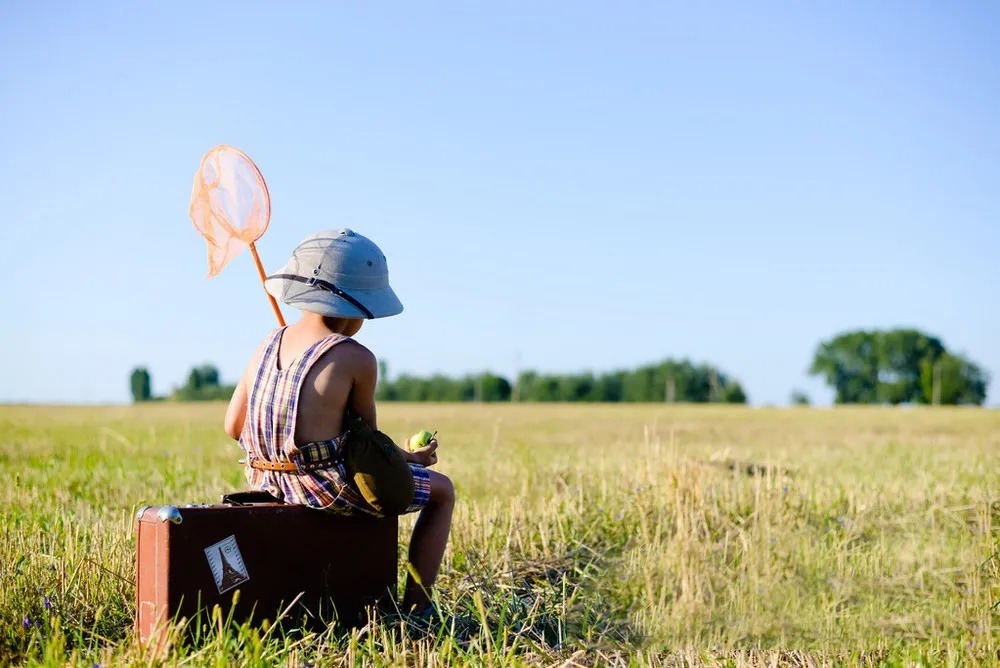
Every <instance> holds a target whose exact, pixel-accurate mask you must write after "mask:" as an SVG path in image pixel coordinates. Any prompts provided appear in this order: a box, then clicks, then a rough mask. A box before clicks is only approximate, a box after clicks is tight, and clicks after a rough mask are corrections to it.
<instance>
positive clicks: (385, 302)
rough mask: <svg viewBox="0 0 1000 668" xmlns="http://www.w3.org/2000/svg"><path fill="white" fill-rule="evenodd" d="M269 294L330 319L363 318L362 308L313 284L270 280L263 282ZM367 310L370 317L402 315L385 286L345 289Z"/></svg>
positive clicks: (400, 306) (401, 306) (392, 295)
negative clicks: (379, 287) (368, 288)
mask: <svg viewBox="0 0 1000 668" xmlns="http://www.w3.org/2000/svg"><path fill="white" fill-rule="evenodd" d="M264 289H265V290H267V292H268V294H270V295H271V296H273V297H274V298H275V299H277V300H278V301H280V302H281V303H283V304H288V305H289V306H291V307H292V308H297V309H299V310H300V311H308V312H310V313H318V314H320V315H325V316H330V317H332V318H363V319H366V318H367V317H368V316H366V315H365V314H364V313H363V312H362V311H361V309H359V308H358V307H356V306H354V305H353V304H351V303H350V302H349V301H347V300H346V299H343V298H341V297H338V296H337V295H335V294H333V293H332V292H329V291H328V290H324V289H322V288H319V287H317V286H314V285H309V284H307V283H300V282H298V281H293V280H290V279H287V278H276V277H273V276H272V277H269V278H268V279H267V280H265V281H264ZM345 292H348V294H350V295H351V297H353V298H354V299H356V300H357V301H359V302H360V303H361V304H363V305H364V307H365V308H366V309H368V310H369V311H370V312H371V314H372V317H373V318H388V317H389V316H392V315H398V314H400V313H402V312H403V304H402V302H400V301H399V297H397V296H396V293H395V292H393V290H392V288H391V287H389V286H386V287H384V288H381V289H378V290H345Z"/></svg>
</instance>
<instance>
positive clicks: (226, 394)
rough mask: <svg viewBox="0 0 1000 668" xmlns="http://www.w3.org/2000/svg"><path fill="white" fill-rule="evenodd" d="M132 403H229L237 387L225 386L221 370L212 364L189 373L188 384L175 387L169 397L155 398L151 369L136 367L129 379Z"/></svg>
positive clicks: (203, 365)
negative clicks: (220, 375)
mask: <svg viewBox="0 0 1000 668" xmlns="http://www.w3.org/2000/svg"><path fill="white" fill-rule="evenodd" d="M129 389H130V391H131V393H132V401H133V402H134V403H140V402H144V401H220V400H221V401H229V399H230V397H232V396H233V392H234V391H236V386H235V385H224V384H223V383H222V382H221V380H220V378H219V370H218V369H217V368H216V367H214V366H212V365H211V364H202V365H201V366H196V367H194V368H192V369H191V371H190V372H188V377H187V382H186V383H185V384H184V385H181V386H180V387H175V388H174V389H173V390H172V391H171V392H170V394H169V395H167V396H162V397H157V396H153V378H152V375H151V374H150V373H149V369H147V368H145V367H136V368H135V369H133V370H132V374H131V376H130V377H129Z"/></svg>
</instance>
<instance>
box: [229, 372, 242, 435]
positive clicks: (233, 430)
mask: <svg viewBox="0 0 1000 668" xmlns="http://www.w3.org/2000/svg"><path fill="white" fill-rule="evenodd" d="M246 420H247V385H246V383H245V382H243V379H242V378H240V382H239V383H238V384H237V385H236V391H234V392H233V398H232V399H230V400H229V408H227V409H226V433H227V434H228V435H229V437H230V438H232V439H233V440H236V441H238V440H240V434H241V433H243V423H245V422H246Z"/></svg>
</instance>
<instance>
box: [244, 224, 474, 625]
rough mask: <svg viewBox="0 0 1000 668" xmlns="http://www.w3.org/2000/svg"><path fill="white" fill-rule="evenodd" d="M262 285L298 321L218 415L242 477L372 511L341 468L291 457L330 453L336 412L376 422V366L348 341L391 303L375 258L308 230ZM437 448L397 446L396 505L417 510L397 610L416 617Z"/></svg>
mask: <svg viewBox="0 0 1000 668" xmlns="http://www.w3.org/2000/svg"><path fill="white" fill-rule="evenodd" d="M265 288H266V289H267V291H268V292H269V293H270V294H271V295H273V296H274V297H275V298H277V299H279V300H280V301H282V302H284V303H285V304H287V305H289V306H292V307H294V308H297V309H299V310H300V311H302V317H301V318H300V319H299V321H298V322H296V323H295V324H293V325H290V326H288V327H282V328H280V329H277V330H275V331H274V332H272V333H271V334H270V335H269V336H268V337H267V338H266V339H265V340H264V342H263V343H262V344H261V346H260V348H259V349H258V350H257V352H256V354H255V355H254V358H253V359H252V360H251V362H250V364H249V366H248V367H247V370H246V373H245V374H244V376H243V378H242V379H241V380H240V382H239V384H238V385H237V386H236V391H235V393H234V394H233V398H232V401H231V402H230V404H229V409H228V410H227V411H226V424H225V427H226V433H227V434H229V436H231V437H232V438H234V439H237V440H238V441H239V443H240V446H241V447H242V448H243V449H244V450H246V452H247V468H246V476H247V480H248V481H249V483H250V485H251V487H252V488H253V489H258V490H265V491H268V492H270V493H271V494H273V495H274V496H276V497H278V498H279V499H283V500H284V501H285V502H286V503H300V504H304V505H309V506H312V507H314V508H321V509H324V510H328V511H332V512H341V513H348V514H359V513H365V514H371V515H377V514H378V513H377V512H376V511H375V510H374V509H373V508H372V507H371V506H369V505H368V504H367V503H366V502H365V501H364V499H363V498H362V497H361V495H360V494H358V493H357V492H356V491H355V490H354V489H353V488H351V487H350V486H349V485H348V484H347V482H346V480H347V479H348V478H347V475H346V472H345V470H344V468H343V464H332V465H331V466H329V467H321V468H317V469H315V470H312V469H310V470H309V471H308V472H306V471H300V469H299V467H298V465H297V464H296V462H299V463H302V462H303V461H305V462H317V461H318V462H322V461H323V460H324V459H331V458H332V457H334V456H336V455H337V454H338V452H339V445H340V437H341V435H342V434H343V432H344V413H345V411H347V410H348V409H350V410H352V411H353V412H354V413H356V414H357V415H358V416H360V417H361V418H362V419H363V420H364V421H365V422H366V423H368V424H369V425H370V426H371V427H372V428H373V429H377V423H376V415H375V383H376V381H377V378H378V365H377V362H376V359H375V356H374V355H373V354H372V353H371V351H369V350H368V349H367V348H365V347H364V346H363V345H361V344H360V343H358V342H357V341H355V340H354V339H352V338H351V337H352V336H353V335H354V334H356V333H357V332H358V330H359V329H361V325H362V324H363V323H364V320H365V319H371V318H383V317H388V316H392V315H396V314H398V313H400V312H402V310H403V305H402V304H401V303H400V302H399V299H398V298H397V297H396V294H395V293H394V292H393V290H392V288H390V287H389V272H388V268H387V266H386V260H385V256H384V255H383V254H382V251H381V250H379V248H378V246H376V245H375V244H374V243H372V242H371V241H370V240H369V239H367V238H365V237H364V236H362V235H360V234H357V233H355V232H353V231H351V230H346V229H345V230H332V231H327V232H318V233H316V234H313V235H311V236H309V237H307V238H306V239H305V241H303V242H302V243H301V244H299V246H298V248H296V249H295V252H294V253H293V254H292V258H291V260H289V261H288V263H287V264H286V265H285V266H284V267H282V268H281V270H279V271H278V273H276V274H273V275H271V276H269V277H268V278H267V280H266V282H265ZM437 447H438V443H437V440H436V439H435V440H432V441H431V442H430V443H429V444H428V445H427V446H425V447H423V448H420V449H418V450H416V451H414V452H408V451H406V450H403V454H404V457H405V458H406V460H407V461H408V462H409V464H410V469H411V473H412V474H413V482H414V489H415V492H414V498H413V501H412V502H411V504H410V507H409V508H408V509H407V510H406V512H414V511H420V516H419V517H418V519H417V522H416V525H415V526H414V528H413V536H412V538H411V540H410V552H409V560H410V563H411V564H412V565H413V567H414V569H415V570H416V572H417V574H418V575H419V578H420V580H419V582H417V581H414V579H413V577H412V576H409V577H408V578H407V581H406V593H405V594H404V597H403V610H404V611H406V612H415V613H417V614H421V615H425V614H429V613H430V611H431V606H430V601H429V599H428V596H427V593H428V590H429V589H430V587H431V585H433V584H434V581H435V579H436V577H437V572H438V568H439V567H440V566H441V559H442V557H443V556H444V549H445V545H446V544H447V542H448V533H449V531H450V529H451V514H452V509H453V508H454V506H455V489H454V487H453V486H452V483H451V480H449V479H448V477H447V476H444V475H442V474H440V473H438V472H437V471H431V470H428V468H427V467H429V466H432V465H433V464H435V463H437V453H436V450H437Z"/></svg>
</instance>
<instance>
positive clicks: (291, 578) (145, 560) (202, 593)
mask: <svg viewBox="0 0 1000 668" xmlns="http://www.w3.org/2000/svg"><path fill="white" fill-rule="evenodd" d="M222 501H223V502H222V503H221V504H214V505H207V504H206V505H188V506H160V507H152V506H147V507H145V508H143V509H141V510H140V511H139V512H138V514H137V517H136V520H137V522H136V523H137V545H136V632H137V635H138V637H139V641H140V642H143V643H145V642H147V641H149V640H150V639H151V638H153V637H154V635H156V632H157V629H159V628H163V627H164V626H165V625H166V624H169V623H170V622H172V621H178V620H180V619H181V618H187V619H188V620H193V619H195V617H196V616H198V615H208V614H210V612H211V610H212V608H213V607H214V606H216V605H218V606H219V607H220V608H221V611H222V614H223V618H224V619H225V618H227V617H228V616H230V615H231V616H232V618H233V619H234V620H236V621H245V620H252V621H255V622H257V623H259V622H261V621H263V620H264V619H269V620H271V621H272V622H274V621H275V620H276V618H277V615H278V614H279V613H280V612H282V611H284V610H285V609H286V608H289V606H290V608H289V609H288V613H287V615H286V616H285V618H284V619H286V620H289V621H294V623H295V624H296V625H297V626H299V625H301V623H303V622H304V623H305V625H306V626H308V627H310V628H313V629H316V628H325V626H326V625H327V624H329V623H330V622H331V621H333V620H334V619H335V620H336V622H337V623H338V624H341V625H344V626H357V625H359V624H363V623H364V622H365V621H366V620H367V616H368V607H369V606H373V605H374V606H377V607H379V608H382V609H383V610H385V609H392V606H393V602H394V599H395V591H396V568H397V555H398V552H397V550H398V542H397V531H398V520H397V518H396V517H387V518H385V519H375V518H366V517H343V516H338V515H333V514H327V513H323V512H321V511H317V510H314V509H311V508H306V507H304V506H298V505H291V504H283V503H280V502H278V501H277V500H275V499H274V498H273V497H271V496H270V495H268V494H266V493H263V492H243V493H237V494H229V495H226V496H223V497H222ZM237 590H239V592H240V593H239V596H238V597H237V600H236V601H234V593H235V592H236V591H237ZM206 618H207V617H206Z"/></svg>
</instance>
